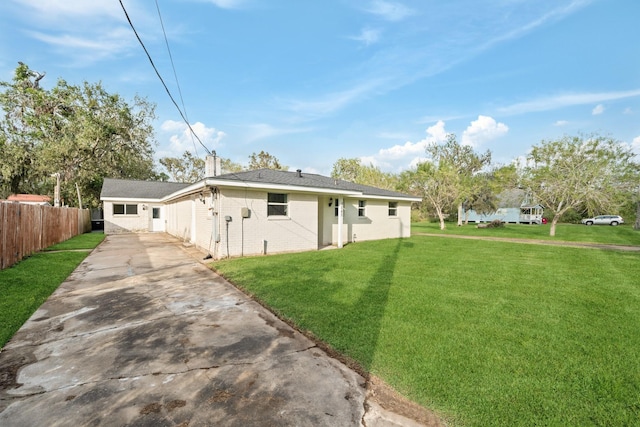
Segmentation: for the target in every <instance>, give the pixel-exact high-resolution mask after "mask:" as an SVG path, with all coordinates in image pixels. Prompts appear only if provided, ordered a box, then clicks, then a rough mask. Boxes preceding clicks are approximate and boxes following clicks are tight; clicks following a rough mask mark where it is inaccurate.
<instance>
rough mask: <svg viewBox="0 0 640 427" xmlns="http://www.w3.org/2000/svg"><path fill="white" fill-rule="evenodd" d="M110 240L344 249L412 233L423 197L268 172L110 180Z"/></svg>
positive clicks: (106, 198)
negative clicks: (157, 237) (167, 237)
mask: <svg viewBox="0 0 640 427" xmlns="http://www.w3.org/2000/svg"><path fill="white" fill-rule="evenodd" d="M100 199H101V200H102V202H103V208H104V230H105V233H106V234H113V233H121V232H131V231H134V232H140V231H165V232H167V233H169V234H171V235H173V236H176V237H178V238H180V239H182V240H183V241H185V242H190V243H192V244H194V245H196V246H198V247H199V248H201V249H203V250H204V251H206V252H208V253H209V254H210V255H211V256H212V257H214V258H224V257H227V256H242V255H257V254H267V253H277V252H295V251H305V250H317V249H319V248H322V247H325V246H331V245H333V246H337V247H342V246H343V244H345V243H348V242H355V241H360V240H375V239H386V238H396V237H409V236H410V233H411V203H412V202H418V201H421V199H420V198H416V197H412V196H408V195H406V194H402V193H398V192H395V191H389V190H383V189H379V188H375V187H370V186H365V185H359V184H354V183H350V182H347V181H343V180H336V179H333V178H330V177H326V176H322V175H316V174H307V173H302V172H301V171H300V170H298V171H296V172H287V171H279V170H270V169H260V170H254V171H246V172H238V173H229V174H224V175H219V176H212V177H210V178H205V179H203V180H202V181H199V182H197V183H195V184H178V183H168V182H146V181H129V180H116V179H109V178H105V180H104V184H103V187H102V193H101V195H100Z"/></svg>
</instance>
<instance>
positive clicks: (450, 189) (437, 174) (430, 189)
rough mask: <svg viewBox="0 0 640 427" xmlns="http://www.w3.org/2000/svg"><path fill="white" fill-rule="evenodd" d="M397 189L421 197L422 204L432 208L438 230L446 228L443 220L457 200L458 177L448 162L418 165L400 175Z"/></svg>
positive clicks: (428, 162)
mask: <svg viewBox="0 0 640 427" xmlns="http://www.w3.org/2000/svg"><path fill="white" fill-rule="evenodd" d="M398 189H399V190H401V191H404V192H406V193H409V194H413V195H416V196H419V197H422V200H423V203H424V204H426V205H427V206H429V207H431V208H433V209H434V210H435V212H436V215H437V216H438V219H439V221H440V229H441V230H444V229H445V228H446V226H445V223H444V220H445V217H446V216H447V214H448V213H449V212H450V211H451V208H452V207H453V206H455V204H456V202H457V200H458V199H459V194H460V192H459V176H458V172H457V170H456V168H455V167H454V166H453V165H452V164H451V163H449V162H448V161H442V162H439V163H437V164H436V163H433V162H430V161H427V162H423V163H419V164H418V165H417V166H416V169H414V170H407V171H404V172H402V173H401V174H400V177H399V184H398Z"/></svg>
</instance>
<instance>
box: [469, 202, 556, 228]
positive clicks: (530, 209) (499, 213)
mask: <svg viewBox="0 0 640 427" xmlns="http://www.w3.org/2000/svg"><path fill="white" fill-rule="evenodd" d="M543 211H544V209H543V207H542V205H522V206H520V207H519V208H498V209H496V211H495V212H493V213H491V214H487V215H483V214H480V213H477V212H475V211H474V210H469V211H467V212H466V214H465V215H466V218H467V221H469V222H491V221H494V220H496V219H499V220H500V221H502V222H506V223H512V224H542V214H543Z"/></svg>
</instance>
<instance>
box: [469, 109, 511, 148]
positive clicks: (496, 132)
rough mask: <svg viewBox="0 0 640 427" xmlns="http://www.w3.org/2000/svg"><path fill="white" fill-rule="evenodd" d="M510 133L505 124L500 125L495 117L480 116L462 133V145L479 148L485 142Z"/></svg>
mask: <svg viewBox="0 0 640 427" xmlns="http://www.w3.org/2000/svg"><path fill="white" fill-rule="evenodd" d="M508 131H509V127H508V126H507V125H505V124H504V123H498V122H496V121H495V119H494V118H493V117H489V116H482V115H480V116H478V120H474V121H472V122H471V124H470V125H469V126H468V127H467V129H466V130H465V131H464V132H463V133H462V145H470V146H472V147H477V146H478V145H480V144H482V143H483V142H485V141H490V140H492V139H495V138H498V137H501V136H502V135H504V134H506V133H507V132H508Z"/></svg>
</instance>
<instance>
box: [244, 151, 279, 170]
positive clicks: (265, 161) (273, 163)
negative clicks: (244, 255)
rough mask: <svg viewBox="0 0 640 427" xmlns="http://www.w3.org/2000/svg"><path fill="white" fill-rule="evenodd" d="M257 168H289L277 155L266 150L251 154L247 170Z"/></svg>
mask: <svg viewBox="0 0 640 427" xmlns="http://www.w3.org/2000/svg"><path fill="white" fill-rule="evenodd" d="M256 169H276V170H286V169H288V168H287V166H284V165H283V164H282V163H280V160H278V159H277V158H276V157H275V156H272V155H271V154H269V153H267V152H266V151H260V152H259V153H258V154H256V153H251V155H250V156H249V166H248V167H247V170H256Z"/></svg>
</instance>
